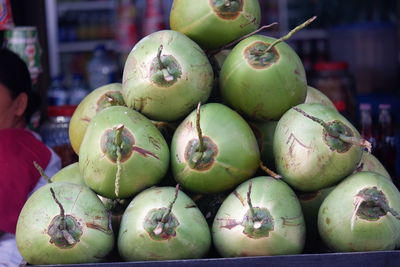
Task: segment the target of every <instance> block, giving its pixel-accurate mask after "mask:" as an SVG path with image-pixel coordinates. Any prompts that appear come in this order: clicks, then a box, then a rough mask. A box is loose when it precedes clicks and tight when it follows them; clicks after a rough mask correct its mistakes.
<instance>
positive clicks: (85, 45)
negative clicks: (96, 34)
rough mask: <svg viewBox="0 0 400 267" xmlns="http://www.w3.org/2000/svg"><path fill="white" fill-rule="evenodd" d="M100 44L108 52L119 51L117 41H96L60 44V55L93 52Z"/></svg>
mask: <svg viewBox="0 0 400 267" xmlns="http://www.w3.org/2000/svg"><path fill="white" fill-rule="evenodd" d="M100 44H103V45H105V47H106V49H108V50H114V51H117V50H118V46H117V42H116V41H115V40H94V41H79V42H68V43H60V44H59V51H60V53H74V52H91V51H93V50H94V49H95V47H96V46H98V45H100Z"/></svg>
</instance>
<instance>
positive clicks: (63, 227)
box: [50, 187, 77, 245]
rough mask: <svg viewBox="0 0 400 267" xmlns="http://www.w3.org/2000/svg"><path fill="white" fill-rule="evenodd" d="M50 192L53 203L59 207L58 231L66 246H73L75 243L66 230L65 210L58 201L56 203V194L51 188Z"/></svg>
mask: <svg viewBox="0 0 400 267" xmlns="http://www.w3.org/2000/svg"><path fill="white" fill-rule="evenodd" d="M50 192H51V195H52V197H53V199H54V201H55V202H56V203H57V205H58V206H59V207H60V217H61V221H60V225H59V226H58V229H60V231H61V233H62V235H63V237H64V238H65V240H66V241H67V242H68V244H70V245H73V244H75V243H76V242H77V241H76V240H75V239H74V237H73V236H72V235H71V234H70V233H69V232H68V230H67V223H66V221H65V210H64V207H63V206H62V204H61V203H60V201H58V199H57V197H56V194H55V193H54V190H53V188H51V187H50Z"/></svg>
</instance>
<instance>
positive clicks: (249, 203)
mask: <svg viewBox="0 0 400 267" xmlns="http://www.w3.org/2000/svg"><path fill="white" fill-rule="evenodd" d="M252 186H253V183H252V182H251V181H250V182H249V190H247V205H249V209H250V214H251V220H252V221H254V218H255V213H254V207H253V204H252V203H251V197H250V195H251V188H252Z"/></svg>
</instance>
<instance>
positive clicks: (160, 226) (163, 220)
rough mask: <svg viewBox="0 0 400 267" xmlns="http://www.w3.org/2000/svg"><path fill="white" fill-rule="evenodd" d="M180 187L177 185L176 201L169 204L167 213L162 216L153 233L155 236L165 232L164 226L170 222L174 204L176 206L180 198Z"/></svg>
mask: <svg viewBox="0 0 400 267" xmlns="http://www.w3.org/2000/svg"><path fill="white" fill-rule="evenodd" d="M179 187H180V186H179V184H177V185H176V186H175V196H174V199H173V200H172V202H171V203H170V204H169V206H168V211H167V213H165V214H164V215H163V216H162V218H161V220H160V221H159V222H158V224H157V226H156V228H155V229H154V231H153V233H154V234H156V235H159V234H161V233H162V231H163V228H164V224H165V223H167V222H168V217H169V215H170V214H171V212H172V207H173V206H174V204H175V202H176V199H177V198H178V193H179Z"/></svg>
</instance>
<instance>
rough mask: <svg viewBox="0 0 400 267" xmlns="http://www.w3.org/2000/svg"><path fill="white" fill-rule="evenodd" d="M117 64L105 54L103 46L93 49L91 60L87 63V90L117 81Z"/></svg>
mask: <svg viewBox="0 0 400 267" xmlns="http://www.w3.org/2000/svg"><path fill="white" fill-rule="evenodd" d="M117 69H118V66H117V63H116V62H115V61H114V60H113V59H112V58H111V57H110V56H109V55H108V54H107V51H106V48H105V46H104V45H102V44H101V45H98V46H96V48H95V49H94V52H93V56H92V58H91V59H90V60H89V61H88V63H87V69H86V71H87V75H88V83H89V89H90V90H91V91H92V90H94V89H96V88H98V87H100V86H103V85H106V84H109V83H114V82H116V81H117V79H116V76H117Z"/></svg>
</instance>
